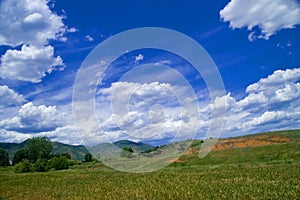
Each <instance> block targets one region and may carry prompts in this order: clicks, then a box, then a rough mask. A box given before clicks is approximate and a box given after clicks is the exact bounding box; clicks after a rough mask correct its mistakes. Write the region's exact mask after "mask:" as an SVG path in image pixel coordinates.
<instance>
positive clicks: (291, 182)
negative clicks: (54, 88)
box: [0, 163, 300, 200]
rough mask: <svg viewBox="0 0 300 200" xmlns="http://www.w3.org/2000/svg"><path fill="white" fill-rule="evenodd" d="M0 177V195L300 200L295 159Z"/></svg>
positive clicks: (5, 173)
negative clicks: (147, 170) (148, 170)
mask: <svg viewBox="0 0 300 200" xmlns="http://www.w3.org/2000/svg"><path fill="white" fill-rule="evenodd" d="M98 165H99V166H98ZM0 180H1V181H0V197H1V199H31V200H35V199H39V200H40V199H45V200H46V199H297V198H298V199H299V198H300V163H298V164H296V163H291V164H287V163H278V164H259V165H250V164H239V165H211V166H208V165H207V166H204V167H195V166H170V167H168V168H165V169H164V170H160V171H156V172H151V173H145V174H131V173H123V172H118V171H115V170H112V169H108V168H105V167H101V165H100V164H96V165H95V166H91V165H90V166H81V169H80V168H78V169H71V170H65V171H55V172H46V173H27V174H16V173H14V172H12V171H11V170H10V169H8V168H6V169H1V172H0Z"/></svg>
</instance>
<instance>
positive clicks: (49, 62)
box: [0, 45, 63, 83]
mask: <svg viewBox="0 0 300 200" xmlns="http://www.w3.org/2000/svg"><path fill="white" fill-rule="evenodd" d="M56 66H63V61H62V59H61V57H60V56H57V57H54V49H53V47H52V46H45V47H40V48H37V47H35V46H27V45H23V46H22V48H21V50H20V51H19V50H7V51H6V53H5V54H4V55H3V56H2V57H1V67H0V69H1V71H0V76H1V78H3V79H5V78H7V79H13V80H21V81H30V82H33V83H35V82H40V81H41V79H42V78H43V77H44V76H45V75H46V73H51V72H52V71H53V70H54V69H55V67H56Z"/></svg>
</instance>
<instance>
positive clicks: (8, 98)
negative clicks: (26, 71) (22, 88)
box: [0, 85, 25, 108]
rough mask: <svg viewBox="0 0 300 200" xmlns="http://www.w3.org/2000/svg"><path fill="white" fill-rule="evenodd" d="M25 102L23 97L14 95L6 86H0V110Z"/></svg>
mask: <svg viewBox="0 0 300 200" xmlns="http://www.w3.org/2000/svg"><path fill="white" fill-rule="evenodd" d="M24 101H25V99H24V97H23V95H20V94H18V93H16V92H15V91H14V90H12V89H10V88H9V87H7V85H1V86H0V108H1V107H5V106H11V105H19V104H21V103H23V102H24Z"/></svg>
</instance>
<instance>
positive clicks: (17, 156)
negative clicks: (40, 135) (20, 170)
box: [12, 149, 29, 165]
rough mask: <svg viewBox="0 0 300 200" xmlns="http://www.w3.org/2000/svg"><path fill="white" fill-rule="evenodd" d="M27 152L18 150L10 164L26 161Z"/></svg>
mask: <svg viewBox="0 0 300 200" xmlns="http://www.w3.org/2000/svg"><path fill="white" fill-rule="evenodd" d="M28 158H29V157H28V150H27V149H20V150H18V151H17V152H16V153H15V155H14V157H13V160H12V164H13V165H15V164H18V163H19V162H22V160H24V159H28Z"/></svg>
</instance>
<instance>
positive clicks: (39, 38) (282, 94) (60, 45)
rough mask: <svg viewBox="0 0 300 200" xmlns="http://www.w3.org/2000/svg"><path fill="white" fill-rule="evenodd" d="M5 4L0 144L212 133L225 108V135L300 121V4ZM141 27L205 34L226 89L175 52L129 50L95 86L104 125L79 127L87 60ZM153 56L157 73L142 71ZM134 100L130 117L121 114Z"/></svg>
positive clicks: (292, 0) (275, 0)
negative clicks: (76, 98)
mask: <svg viewBox="0 0 300 200" xmlns="http://www.w3.org/2000/svg"><path fill="white" fill-rule="evenodd" d="M0 2H1V3H0V56H1V60H0V97H1V98H0V113H1V115H0V141H1V142H21V141H23V140H25V139H27V138H29V137H32V136H48V137H49V138H51V139H52V140H56V141H60V142H65V143H69V144H89V145H90V144H96V143H98V142H103V141H107V139H106V140H105V139H103V138H108V140H109V141H117V140H121V139H131V140H134V141H144V142H148V143H151V144H164V143H167V142H170V141H172V140H173V139H174V138H175V139H178V140H182V139H187V138H192V137H194V136H196V138H202V137H207V135H206V131H207V129H208V127H209V124H210V122H211V112H212V109H218V108H219V107H220V104H225V105H226V123H225V125H224V127H223V129H222V130H223V131H222V133H221V135H220V136H221V137H229V136H236V135H242V134H248V133H256V132H261V131H271V130H282V129H299V128H300V125H299V124H300V123H299V122H300V101H299V96H300V83H299V80H300V63H299V57H300V40H299V35H300V25H299V24H300V3H299V1H296V0H257V1H249V2H241V1H239V0H221V1H214V2H212V1H208V0H204V1H184V2H183V1H177V0H176V1H172V3H170V2H169V1H142V2H141V1H130V2H126V1H116V0H113V1H91V0H86V1H82V2H80V1H78V2H77V1H75V2H74V1H71V0H63V1H62V0H61V1H59V0H57V1H46V0H37V1H34V2H30V1H26V0H1V1H0ZM141 27H162V28H167V29H172V30H175V31H178V32H181V33H183V34H185V35H187V36H188V37H190V38H192V39H193V40H195V41H197V42H198V43H199V44H200V45H202V46H203V48H204V49H205V50H206V51H207V52H208V54H209V55H210V57H211V58H212V59H213V61H214V62H215V64H216V66H217V68H218V70H219V72H220V75H221V77H222V79H223V83H224V87H225V94H224V95H222V96H219V97H217V98H215V99H211V98H210V94H209V92H208V90H207V87H206V85H205V82H204V81H203V79H202V78H203V77H201V74H198V73H197V71H196V70H195V69H194V68H193V66H191V64H190V63H188V62H187V61H186V60H184V59H182V58H180V57H179V56H177V55H174V54H172V53H170V52H166V51H162V50H157V49H156V50H154V49H139V50H135V51H132V52H125V53H124V55H122V56H121V57H119V58H118V59H117V60H115V61H114V62H113V63H112V64H111V65H110V66H109V67H108V69H107V70H106V71H105V76H104V77H103V80H102V83H101V84H99V85H97V87H96V95H95V101H96V105H95V112H96V114H97V119H98V125H99V127H100V128H99V127H98V128H96V129H93V128H91V129H87V130H88V131H86V132H85V133H84V134H80V130H79V133H77V130H76V123H74V118H73V112H72V92H73V87H74V82H75V78H76V75H77V72H78V70H79V69H80V66H81V64H82V62H83V61H84V59H85V58H86V57H87V56H88V54H89V53H90V52H91V51H92V50H93V49H94V48H95V47H96V46H97V45H98V44H100V43H101V42H103V41H104V40H107V39H109V38H110V37H113V36H114V35H116V34H118V33H120V32H123V31H126V30H130V29H134V28H141ZM147 63H152V64H153V66H152V67H150V68H149V70H150V69H151V70H150V71H149V70H148V71H147V69H148V68H139V66H140V65H144V64H147ZM158 65H164V66H169V67H170V68H157V69H156V68H155V66H158ZM154 68H155V70H153V69H154ZM158 69H159V70H158ZM174 70H176V71H177V72H178V73H179V74H177V73H175V72H174ZM124 74H127V75H124ZM180 75H182V77H184V79H185V80H186V81H187V82H188V83H189V84H190V86H191V88H192V89H193V93H194V94H193V95H195V97H196V101H192V103H193V104H197V106H198V107H199V109H198V110H197V111H198V112H197V113H193V114H190V113H189V112H186V113H185V112H183V111H184V110H185V109H186V110H187V111H190V110H191V108H194V107H193V106H194V105H191V104H185V105H186V106H187V107H182V105H179V104H180V102H179V100H180V99H184V100H187V99H189V97H191V95H192V94H191V91H189V89H188V88H187V87H184V86H181V85H176V83H175V82H172V80H175V79H176V80H179V79H180V77H181V76H180ZM182 77H181V78H182ZM125 97H130V99H129V102H128V103H127V104H128V105H127V106H128V108H129V110H128V113H125V114H124V113H120V111H119V112H117V111H114V108H112V105H113V106H115V107H116V108H119V106H121V105H123V104H122V103H124V102H122V99H125ZM178 99H179V100H178ZM119 104H120V105H119ZM73 105H74V104H73ZM115 110H116V109H115ZM187 113H188V114H187ZM77 128H78V127H77Z"/></svg>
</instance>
